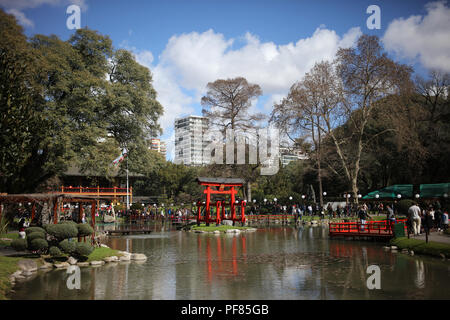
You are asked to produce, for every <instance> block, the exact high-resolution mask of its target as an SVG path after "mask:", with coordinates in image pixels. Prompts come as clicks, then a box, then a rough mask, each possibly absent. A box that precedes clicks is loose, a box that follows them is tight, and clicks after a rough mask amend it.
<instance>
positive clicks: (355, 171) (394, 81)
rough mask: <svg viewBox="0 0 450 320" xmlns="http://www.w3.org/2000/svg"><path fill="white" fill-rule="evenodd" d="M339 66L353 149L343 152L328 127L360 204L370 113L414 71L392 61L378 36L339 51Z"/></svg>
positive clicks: (344, 113) (400, 86) (406, 81)
mask: <svg viewBox="0 0 450 320" xmlns="http://www.w3.org/2000/svg"><path fill="white" fill-rule="evenodd" d="M336 63H337V74H338V76H339V78H340V80H341V81H342V89H343V92H342V97H343V99H342V104H341V105H342V111H343V115H344V116H345V119H346V122H347V123H348V124H349V126H350V132H351V135H352V138H351V139H350V140H349V143H351V148H346V151H347V152H345V153H344V152H343V147H342V145H341V143H340V141H338V140H337V137H336V136H335V135H334V130H331V128H332V127H328V126H327V129H328V133H329V134H330V136H331V138H332V139H333V142H334V143H335V146H336V149H337V152H338V154H339V158H340V159H341V163H342V166H343V168H344V172H345V175H346V177H347V179H348V180H349V182H350V187H351V191H352V193H353V196H354V199H355V200H356V202H357V200H358V197H357V194H358V175H359V172H360V169H361V167H360V162H361V156H362V153H363V147H364V143H363V140H364V135H365V133H366V132H365V129H366V125H367V123H368V121H369V119H370V117H371V112H372V110H373V108H374V105H375V103H376V102H377V101H379V100H380V99H382V98H384V97H387V96H389V95H394V94H398V93H401V92H402V90H403V88H404V86H405V84H409V82H410V81H409V80H410V76H411V72H412V70H411V68H410V67H408V66H405V65H401V64H398V63H395V62H394V61H392V60H391V59H389V58H388V57H387V56H386V53H385V52H384V51H383V48H382V46H381V44H380V41H379V39H378V37H377V36H368V35H362V36H361V37H360V38H359V39H358V43H357V46H356V48H348V49H339V50H338V52H337V59H336ZM349 151H351V152H349Z"/></svg>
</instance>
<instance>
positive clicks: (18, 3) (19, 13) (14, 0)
mask: <svg viewBox="0 0 450 320" xmlns="http://www.w3.org/2000/svg"><path fill="white" fill-rule="evenodd" d="M69 4H76V5H78V6H79V7H80V8H81V10H82V11H86V10H87V4H86V0H0V7H2V8H5V9H6V10H5V11H6V12H7V13H9V14H12V15H14V16H15V17H16V19H17V21H18V22H19V23H20V24H21V25H22V26H24V27H33V26H34V23H33V21H31V20H30V19H28V18H27V17H26V16H25V13H24V12H23V10H26V9H33V8H37V7H40V6H42V5H51V6H59V5H69Z"/></svg>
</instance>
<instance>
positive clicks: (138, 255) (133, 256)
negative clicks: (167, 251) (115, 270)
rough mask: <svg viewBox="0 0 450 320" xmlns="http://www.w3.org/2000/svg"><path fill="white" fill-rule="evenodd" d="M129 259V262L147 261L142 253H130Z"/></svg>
mask: <svg viewBox="0 0 450 320" xmlns="http://www.w3.org/2000/svg"><path fill="white" fill-rule="evenodd" d="M130 258H131V260H141V261H142V260H147V256H146V255H145V254H142V253H132V254H131V257H130Z"/></svg>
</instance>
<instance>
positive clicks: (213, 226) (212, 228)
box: [191, 223, 251, 232]
mask: <svg viewBox="0 0 450 320" xmlns="http://www.w3.org/2000/svg"><path fill="white" fill-rule="evenodd" d="M250 228H251V227H241V226H228V225H220V226H216V224H215V223H212V224H210V225H209V227H207V226H206V225H205V224H204V223H202V224H201V225H200V226H197V225H194V226H192V228H191V230H200V231H207V232H211V231H216V230H218V231H220V232H224V231H226V230H229V229H239V230H245V229H250Z"/></svg>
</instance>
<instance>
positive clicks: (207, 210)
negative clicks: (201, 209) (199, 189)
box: [205, 186, 211, 227]
mask: <svg viewBox="0 0 450 320" xmlns="http://www.w3.org/2000/svg"><path fill="white" fill-rule="evenodd" d="M210 201H211V187H210V186H207V187H206V207H205V222H206V226H207V227H208V226H209V218H210V214H211V211H210V210H211V207H210V205H209V202H210Z"/></svg>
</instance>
